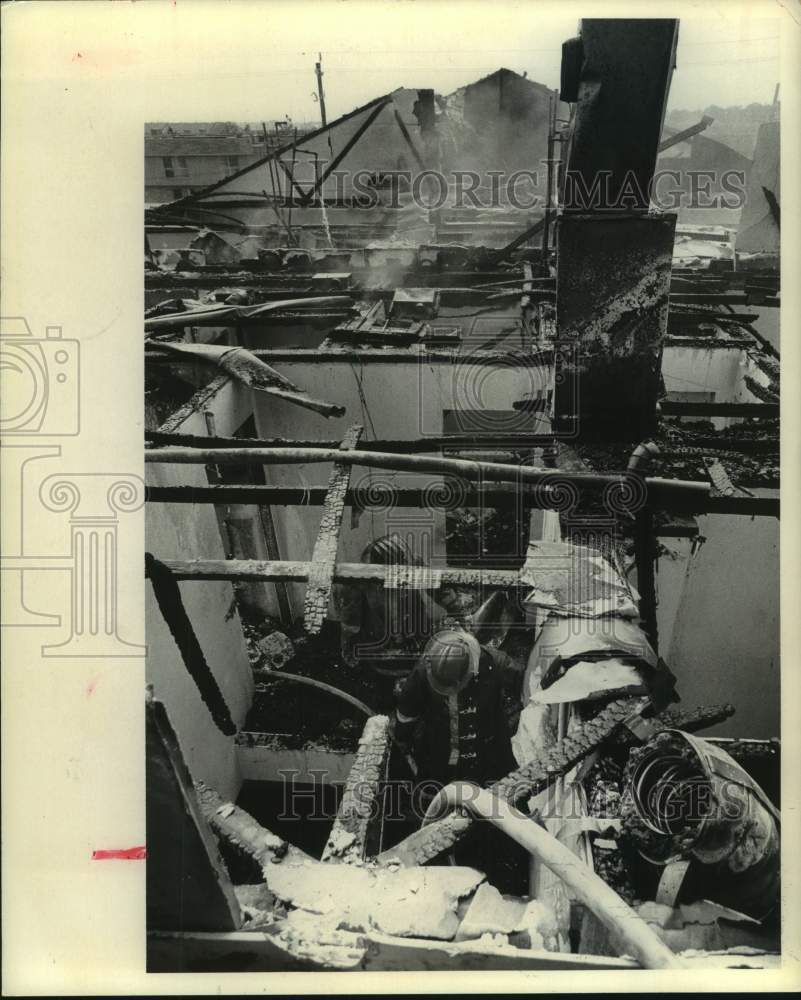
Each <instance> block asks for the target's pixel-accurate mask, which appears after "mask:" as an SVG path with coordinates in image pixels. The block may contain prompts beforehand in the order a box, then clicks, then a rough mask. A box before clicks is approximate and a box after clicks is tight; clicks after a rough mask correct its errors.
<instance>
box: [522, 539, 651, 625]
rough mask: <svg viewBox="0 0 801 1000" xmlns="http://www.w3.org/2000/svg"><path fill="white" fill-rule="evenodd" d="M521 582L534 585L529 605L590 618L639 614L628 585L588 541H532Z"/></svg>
mask: <svg viewBox="0 0 801 1000" xmlns="http://www.w3.org/2000/svg"><path fill="white" fill-rule="evenodd" d="M520 582H521V583H524V584H529V585H530V586H531V587H533V590H532V591H531V593H530V594H528V595H527V597H526V598H525V600H524V605H525V606H526V607H527V608H535V607H536V608H544V609H548V610H549V611H552V612H554V613H555V614H562V615H578V616H581V617H587V618H597V617H599V616H600V615H612V614H614V615H620V616H622V617H626V618H634V617H636V616H637V607H636V605H635V603H634V600H633V597H632V591H631V588H630V587H629V585H628V584H627V583H626V581H625V580H624V579H623V577H622V576H621V575H620V574H619V573H618V572H617V570H616V569H614V567H613V566H612V564H611V563H610V562H609V561H608V560H607V559H605V558H604V557H603V556H602V555H601V554H600V552H599V551H598V550H597V549H593V548H589V547H588V546H585V545H572V544H571V543H569V542H546V541H532V542H529V546H528V552H527V553H526V562H525V565H524V566H523V569H522V570H521V572H520Z"/></svg>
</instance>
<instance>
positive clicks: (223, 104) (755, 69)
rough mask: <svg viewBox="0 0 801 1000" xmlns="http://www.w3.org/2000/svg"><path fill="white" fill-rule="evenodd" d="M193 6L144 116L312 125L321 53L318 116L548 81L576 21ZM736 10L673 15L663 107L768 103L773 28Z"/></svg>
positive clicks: (774, 53)
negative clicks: (508, 79)
mask: <svg viewBox="0 0 801 1000" xmlns="http://www.w3.org/2000/svg"><path fill="white" fill-rule="evenodd" d="M145 6H147V5H145ZM203 6H204V5H203V4H198V3H194V4H193V3H189V4H188V6H182V4H181V2H180V0H179V2H178V4H177V8H176V9H177V11H181V10H183V12H184V16H181V17H176V18H175V22H174V24H173V25H171V26H170V31H168V32H167V33H166V35H165V34H163V35H162V38H161V39H160V41H162V42H163V43H165V44H168V45H169V46H170V52H171V59H170V63H171V65H170V67H169V74H170V77H169V81H168V78H166V77H165V87H166V91H165V92H162V94H161V100H160V101H159V103H160V104H163V109H162V111H161V113H160V114H158V115H156V114H155V113H154V114H153V115H151V116H150V118H151V120H155V119H156V118H157V117H158V118H160V119H161V120H175V121H181V120H183V121H190V120H219V119H232V120H237V121H249V120H254V121H258V120H260V119H262V118H266V119H274V118H279V117H282V116H283V115H285V114H288V115H290V116H291V117H292V118H293V119H294V120H295V121H302V120H310V121H316V120H317V119H318V118H319V111H318V106H317V104H316V103H315V100H314V98H313V92H314V90H315V79H314V62H315V60H316V58H317V53H318V51H321V52H322V54H323V68H324V72H325V78H324V82H325V93H326V104H327V110H328V117H329V119H332V118H334V117H336V116H338V115H340V114H343V113H344V112H346V111H349V110H350V109H352V108H354V107H356V106H358V105H360V104H364V103H365V102H367V101H369V100H371V99H372V98H373V97H377V96H379V95H381V94H384V93H387V92H389V91H391V90H393V89H395V88H396V87H400V86H410V87H433V88H434V89H435V90H436V91H438V92H439V93H448V92H450V91H452V90H455V89H456V88H457V87H460V86H462V85H463V84H465V83H469V82H470V81H472V80H476V79H478V78H480V77H481V76H484V75H486V74H487V73H491V72H492V71H493V70H495V69H497V68H498V67H500V66H505V67H507V68H509V69H513V70H516V71H518V72H520V73H522V72H524V71H527V72H528V75H529V77H530V78H531V79H534V80H537V81H539V82H541V83H544V84H546V85H548V86H550V87H556V86H558V82H559V62H560V51H561V43H562V41H563V40H564V39H565V38H568V37H570V36H571V35H573V34H575V31H576V27H577V18H576V17H575V16H572V15H571V16H567V17H565V16H549V15H547V14H546V13H543V9H542V8H541V7H540V6H539V4H537V3H534V2H532V0H524V2H503V3H499V2H488V0H482V2H477V0H434V2H432V0H428V2H421V0H418V2H411V0H394V2H376V0H370V2H366V3H365V2H361V0H345V2H333V0H331V2H319V0H318V2H316V3H312V2H310V0H296V2H294V3H283V2H264V3H254V2H252V0H251V2H244V0H234V2H232V3H230V4H224V5H223V4H213V5H211V4H209V5H208V8H207V9H209V8H211V10H213V11H215V12H216V14H215V16H214V17H213V18H208V19H207V18H202V17H197V18H195V17H191V16H190V17H188V16H186V14H187V13H190V14H194V13H196V12H197V11H198V10H199V8H202V7H203ZM557 9H560V8H557ZM561 9H563V10H576V11H580V10H581V8H580V7H576V6H570V5H568V4H567V3H565V4H563V5H561ZM647 9H648V8H647V7H644V8H643V10H647ZM738 9H739V8H738V7H737V6H730V7H726V6H725V5H723V6H718V5H715V4H712V3H709V4H704V5H703V6H701V5H699V7H698V10H699V12H702V13H703V17H700V16H699V17H697V18H684V19H683V20H682V21H681V27H680V31H679V50H678V69H677V71H676V73H675V75H674V77H673V83H672V88H671V94H670V105H669V106H670V108H671V109H672V108H687V109H696V108H702V107H704V106H706V105H709V104H719V105H723V106H728V105H735V104H750V103H752V102H760V103H769V102H770V101H771V100H772V98H773V92H774V87H775V85H776V83H777V81H778V51H779V41H778V36H779V29H778V24H777V22H776V21H775V20H774V19H772V18H770V17H766V16H764V12H765V8H764V7H763V8H762V11H763V16H760V17H756V16H750V17H747V18H745V17H738V16H736V14H737V11H738ZM592 13H595V14H596V15H597V13H598V11H597V9H596V10H594V11H592ZM143 55H144V57H145V58H147V56H148V52H145V53H143ZM143 68H144V67H143ZM150 72H156V73H159V72H164V70H159V69H158V68H156V67H154V68H153V69H152V70H150ZM190 80H191V84H190V85H189V86H187V84H189V83H190ZM154 112H155V109H154ZM167 112H169V113H167Z"/></svg>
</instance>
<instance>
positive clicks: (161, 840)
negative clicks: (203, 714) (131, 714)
mask: <svg viewBox="0 0 801 1000" xmlns="http://www.w3.org/2000/svg"><path fill="white" fill-rule="evenodd" d="M145 721H146V730H145V732H146V746H147V758H146V760H147V763H146V770H147V785H146V800H147V925H148V928H149V929H150V930H160V931H189V930H196V931H212V930H214V931H226V930H228V931H230V930H235V929H236V928H238V927H239V926H240V925H241V923H242V917H241V913H240V910H239V904H238V902H237V900H236V896H235V894H234V888H233V886H232V884H231V881H230V879H229V877H228V871H227V869H226V867H225V865H224V864H223V860H222V858H221V856H220V852H219V850H218V848H217V844H216V842H215V840H214V837H213V835H212V832H211V830H210V829H209V827H208V824H207V823H206V820H205V819H204V817H203V813H202V810H201V807H200V803H199V802H198V800H197V796H196V794H195V789H194V786H193V784H192V778H191V775H190V774H189V770H188V769H187V766H186V763H185V762H184V758H183V754H182V753H181V748H180V746H179V745H178V739H177V737H176V735H175V732H174V730H173V728H172V726H171V725H170V721H169V719H168V718H167V713H166V711H165V709H164V706H163V705H162V704H161V702H158V701H155V700H154V699H153V698H152V697H148V699H147V701H146V704H145Z"/></svg>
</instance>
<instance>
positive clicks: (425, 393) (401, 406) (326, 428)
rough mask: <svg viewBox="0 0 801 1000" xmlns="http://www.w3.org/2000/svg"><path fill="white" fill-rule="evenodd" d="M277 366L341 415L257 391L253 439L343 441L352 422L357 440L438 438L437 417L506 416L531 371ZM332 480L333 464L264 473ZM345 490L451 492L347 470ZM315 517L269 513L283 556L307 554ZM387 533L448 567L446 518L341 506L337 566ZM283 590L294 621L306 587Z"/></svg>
mask: <svg viewBox="0 0 801 1000" xmlns="http://www.w3.org/2000/svg"><path fill="white" fill-rule="evenodd" d="M275 368H277V369H278V371H280V372H281V373H282V374H283V375H286V377H287V378H289V379H291V380H292V381H293V382H294V383H295V384H297V385H299V386H302V387H303V388H304V389H305V390H307V391H308V392H309V393H310V394H311V395H313V396H317V397H318V398H322V399H327V400H330V401H332V402H337V403H341V404H342V405H344V406H345V407H346V413H345V416H344V417H339V418H331V419H326V418H325V417H322V416H320V415H319V414H317V413H313V412H312V411H310V410H305V409H301V408H300V407H297V406H293V405H292V404H290V403H287V402H285V401H283V400H279V399H276V398H274V397H271V396H267V395H264V394H261V395H259V396H258V398H257V399H256V400H255V403H254V406H255V418H256V428H257V431H258V433H259V436H260V437H265V438H275V437H282V438H290V439H291V438H296V439H304V440H305V439H317V438H319V439H330V438H339V439H341V438H342V437H344V434H345V432H346V430H347V429H348V427H350V426H351V425H352V424H353V423H360V424H362V425H363V426H364V433H363V435H362V440H363V441H370V440H375V439H404V440H408V439H416V438H421V437H425V436H426V435H427V434H428V435H441V434H442V433H443V418H442V414H443V410H447V409H469V410H476V409H487V410H493V409H494V410H506V409H508V410H511V407H512V402H513V401H514V400H516V399H518V398H520V397H521V396H524V395H526V394H528V393H530V392H531V388H532V386H531V370H530V369H524V368H512V367H508V366H506V365H498V366H497V367H493V368H488V367H487V366H477V365H470V364H463V365H456V366H452V365H448V364H441V363H431V362H429V363H423V362H421V361H418V360H415V359H410V360H409V362H408V363H407V362H395V363H393V364H385V363H381V362H373V363H370V362H369V361H366V362H364V363H361V364H358V365H355V364H349V363H347V362H343V361H335V360H331V361H327V360H326V359H324V358H323V357H322V356H321V357H320V358H319V359H317V360H316V361H314V362H311V363H310V362H308V361H306V362H282V363H277V364H276V365H275ZM520 419H521V420H525V419H527V418H526V417H521V418H520ZM508 429H509V430H511V429H513V428H512V427H509V428H508ZM330 473H331V464H330V463H329V464H322V463H321V464H316V465H285V466H265V474H266V477H267V481H268V482H269V483H272V484H275V485H284V486H294V487H298V486H299V487H304V486H325V485H326V484H327V482H328V477H329V475H330ZM351 488H360V489H365V490H367V491H369V492H370V494H371V495H373V494H374V493H379V492H382V491H383V492H382V495H384V494H391V490H392V489H393V488H430V489H432V490H445V491H447V490H448V489H449V487H448V486H447V485H446V484H445V482H444V478H443V477H442V476H430V475H419V474H415V473H407V472H394V471H391V470H386V469H368V468H364V467H359V466H357V467H354V470H353V473H352V476H351ZM446 495H451V494H448V493H447V492H446ZM320 514H321V510H320V508H319V507H302V506H295V507H274V508H273V516H274V521H275V526H276V534H277V535H278V544H279V550H280V554H281V557H282V558H284V559H309V558H310V557H311V554H312V548H313V546H314V540H315V538H316V536H317V528H318V526H319V523H320ZM389 532H393V533H394V532H397V533H398V534H401V535H402V536H404V537H408V538H410V539H411V540H412V542H413V548H414V551H415V553H416V554H420V555H422V556H423V557H424V558H426V559H427V560H428V561H429V562H431V563H432V564H433V565H444V564H445V561H446V560H445V556H446V552H445V515H444V513H443V512H441V511H437V510H425V509H419V510H418V509H416V508H400V507H398V508H394V509H393V508H392V507H390V508H389V509H388V510H383V511H382V510H379V511H366V512H364V513H363V514H362V515H361V516H360V517H359V518H358V519H357V520H354V519H353V516H352V511H351V510H350V508H348V509H347V510H346V512H345V518H344V520H343V526H342V531H341V533H340V546H339V556H338V557H339V559H341V560H343V561H347V562H358V561H359V560H360V558H361V555H362V552H363V550H364V547H365V546H366V545H367V543H368V542H370V541H371V540H372V539H374V538H377V537H379V536H380V535H382V534H385V533H389ZM290 590H291V592H292V594H291V600H292V604H293V612H294V613H295V614H300V613H301V612H302V607H303V594H304V590H305V588H304V587H303V586H302V585H294V586H292V587H290Z"/></svg>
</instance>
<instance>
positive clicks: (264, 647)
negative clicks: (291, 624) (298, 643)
mask: <svg viewBox="0 0 801 1000" xmlns="http://www.w3.org/2000/svg"><path fill="white" fill-rule="evenodd" d="M257 646H258V649H259V653H260V654H261V657H260V662H261V663H262V664H263V665H264V666H265V667H267V669H268V670H280V669H281V668H282V667H285V666H286V665H287V664H288V663H289V662H290V661H291V660H292V658H293V657H294V655H295V647H294V646H293V645H292V640H291V639H290V638H289V636H287V635H285V634H284V633H283V632H279V631H277V630H276V631H275V632H270V634H269V635H265V636H264V637H263V638H262V639H259V641H258V643H257Z"/></svg>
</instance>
